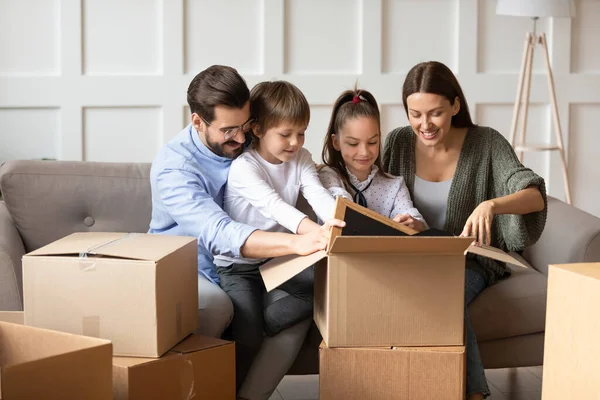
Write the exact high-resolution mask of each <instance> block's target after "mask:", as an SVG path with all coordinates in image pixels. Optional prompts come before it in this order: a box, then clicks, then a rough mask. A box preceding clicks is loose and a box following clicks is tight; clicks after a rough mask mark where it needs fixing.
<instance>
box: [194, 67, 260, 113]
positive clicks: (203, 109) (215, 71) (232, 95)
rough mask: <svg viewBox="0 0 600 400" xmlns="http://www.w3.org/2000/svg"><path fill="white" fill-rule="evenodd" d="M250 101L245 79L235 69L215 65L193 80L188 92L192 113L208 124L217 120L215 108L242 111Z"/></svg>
mask: <svg viewBox="0 0 600 400" xmlns="http://www.w3.org/2000/svg"><path fill="white" fill-rule="evenodd" d="M249 99H250V91H249V90H248V85H247V84H246V81H245V80H244V78H242V77H241V75H240V74H239V73H238V72H237V70H235V69H234V68H231V67H228V66H225V65H213V66H211V67H208V68H207V69H205V70H204V71H202V72H200V73H199V74H198V75H196V76H195V77H194V79H192V82H191V83H190V86H189V87H188V91H187V102H188V104H189V106H190V111H191V113H196V114H198V115H199V116H201V117H202V118H204V119H205V120H207V121H208V122H212V121H213V120H214V118H215V107H216V106H223V107H227V108H237V109H240V108H242V107H244V105H245V104H246V102H248V100H249Z"/></svg>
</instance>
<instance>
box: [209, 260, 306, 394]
mask: <svg viewBox="0 0 600 400" xmlns="http://www.w3.org/2000/svg"><path fill="white" fill-rule="evenodd" d="M217 272H218V274H219V279H220V280H221V288H222V289H223V290H224V291H225V293H227V294H228V295H229V297H230V298H231V302H232V303H233V319H232V321H231V325H230V329H229V334H230V336H231V337H230V339H231V340H234V341H235V349H236V357H235V367H236V387H237V389H239V388H240V387H241V385H242V383H243V382H244V379H245V378H246V374H247V373H248V371H249V370H250V366H251V365H252V361H253V360H254V357H255V356H256V354H257V353H258V350H259V349H260V346H261V344H262V341H263V338H264V335H265V334H267V335H269V336H274V335H276V334H278V333H279V332H281V331H282V330H284V329H286V328H289V327H291V326H293V325H295V324H297V323H298V322H301V321H304V320H305V319H307V318H309V317H311V316H312V314H313V282H314V272H313V267H309V268H307V269H306V270H304V271H303V272H301V273H300V274H298V275H296V276H295V277H294V278H292V279H290V280H289V281H287V282H285V283H284V284H282V285H281V286H279V287H278V288H277V289H279V290H283V291H285V292H287V293H288V294H289V296H282V297H280V298H279V299H278V300H275V301H274V302H272V303H271V304H269V305H268V306H265V299H266V289H265V285H264V283H263V280H262V277H261V276H260V272H259V270H258V265H246V264H234V265H232V266H230V267H218V268H217Z"/></svg>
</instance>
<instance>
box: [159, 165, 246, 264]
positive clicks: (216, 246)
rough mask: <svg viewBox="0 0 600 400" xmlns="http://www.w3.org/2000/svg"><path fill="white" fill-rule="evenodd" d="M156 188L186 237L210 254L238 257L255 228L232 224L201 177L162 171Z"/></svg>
mask: <svg viewBox="0 0 600 400" xmlns="http://www.w3.org/2000/svg"><path fill="white" fill-rule="evenodd" d="M156 186H157V189H158V193H159V196H160V198H161V200H162V203H163V204H164V205H165V207H166V208H167V211H168V213H169V214H170V215H171V217H172V218H173V219H174V220H175V222H177V224H178V225H179V226H180V227H181V228H182V229H183V231H184V232H185V234H186V235H189V236H194V237H196V238H197V239H198V244H199V245H200V246H203V247H204V248H206V249H208V250H209V251H210V252H211V253H212V254H215V255H216V254H218V255H224V256H228V257H239V256H240V248H241V247H242V246H243V245H244V243H245V242H246V240H247V239H248V237H249V236H250V234H251V233H252V232H254V231H255V230H256V228H253V227H251V226H249V225H245V224H241V223H238V222H235V221H233V220H232V219H231V218H230V217H229V215H227V213H226V212H225V211H223V209H222V208H221V207H220V206H219V205H218V204H217V203H215V201H214V199H213V198H212V196H211V195H210V194H209V193H208V191H207V190H206V188H205V186H204V182H202V180H201V177H199V176H198V175H197V174H194V173H193V172H190V171H186V170H183V169H164V170H162V171H160V172H159V174H158V176H157V180H156Z"/></svg>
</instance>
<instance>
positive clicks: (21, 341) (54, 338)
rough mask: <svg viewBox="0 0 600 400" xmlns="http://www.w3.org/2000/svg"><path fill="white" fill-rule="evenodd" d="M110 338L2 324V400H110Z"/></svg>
mask: <svg viewBox="0 0 600 400" xmlns="http://www.w3.org/2000/svg"><path fill="white" fill-rule="evenodd" d="M111 360H112V345H111V343H110V342H109V341H108V340H103V339H96V338H90V337H85V336H77V335H71V334H68V333H63V332H55V331H50V330H46V329H39V328H34V327H31V326H24V325H18V324H12V323H6V322H0V399H2V400H12V399H15V400H16V399H64V400H80V399H86V400H87V399H89V400H112V375H111V368H112V365H111Z"/></svg>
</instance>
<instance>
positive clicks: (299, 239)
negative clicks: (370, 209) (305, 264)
mask: <svg viewBox="0 0 600 400" xmlns="http://www.w3.org/2000/svg"><path fill="white" fill-rule="evenodd" d="M345 225H346V223H345V222H344V221H341V220H339V219H330V220H329V221H327V222H325V223H324V224H323V226H321V228H320V229H316V230H314V231H311V232H308V233H305V234H303V235H296V236H295V237H294V239H293V243H292V248H293V249H294V253H296V254H299V255H301V256H306V255H309V254H312V253H314V252H316V251H319V250H325V249H326V248H327V245H328V244H329V239H330V236H331V227H333V226H337V227H339V228H343V227H344V226H345Z"/></svg>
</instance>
